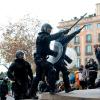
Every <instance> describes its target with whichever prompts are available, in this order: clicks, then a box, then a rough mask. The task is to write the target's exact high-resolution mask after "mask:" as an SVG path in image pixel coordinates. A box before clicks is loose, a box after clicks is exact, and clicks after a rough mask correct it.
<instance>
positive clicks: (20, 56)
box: [7, 50, 33, 100]
mask: <svg viewBox="0 0 100 100" xmlns="http://www.w3.org/2000/svg"><path fill="white" fill-rule="evenodd" d="M7 75H8V77H9V79H11V80H12V81H13V82H14V83H13V84H14V90H13V91H14V97H15V100H20V99H26V98H28V84H29V78H30V80H31V82H32V80H33V73H32V69H31V65H30V64H29V63H28V62H27V61H25V53H24V52H23V51H22V50H18V51H16V59H15V60H14V61H13V62H12V64H11V65H10V67H9V69H8V72H7Z"/></svg>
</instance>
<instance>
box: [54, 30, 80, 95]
mask: <svg viewBox="0 0 100 100" xmlns="http://www.w3.org/2000/svg"><path fill="white" fill-rule="evenodd" d="M80 31H81V29H79V30H77V31H75V32H73V33H71V34H69V35H65V34H62V36H61V37H60V38H58V39H57V40H56V41H58V42H60V43H61V44H62V46H63V54H62V56H61V58H60V59H59V61H58V62H57V63H55V65H54V66H55V69H56V80H58V79H59V72H60V71H61V72H62V74H63V81H64V87H65V92H66V93H67V92H70V91H71V90H72V89H71V87H70V82H69V77H68V75H69V71H68V69H67V67H66V66H67V65H66V63H65V60H66V61H67V62H68V63H71V62H72V60H71V59H70V58H69V57H68V56H67V55H66V54H65V52H66V48H67V45H68V43H69V42H70V41H71V40H72V39H73V38H74V37H75V36H76V35H77V34H79V33H80Z"/></svg>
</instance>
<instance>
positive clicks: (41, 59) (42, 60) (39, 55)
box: [30, 23, 68, 99]
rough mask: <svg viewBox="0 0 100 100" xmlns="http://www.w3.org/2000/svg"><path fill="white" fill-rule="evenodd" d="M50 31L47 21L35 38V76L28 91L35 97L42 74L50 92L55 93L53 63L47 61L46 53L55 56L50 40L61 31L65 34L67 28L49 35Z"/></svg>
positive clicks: (58, 35) (56, 36) (57, 36)
mask: <svg viewBox="0 0 100 100" xmlns="http://www.w3.org/2000/svg"><path fill="white" fill-rule="evenodd" d="M51 31H52V26H51V25H50V24H48V23H46V24H44V25H43V26H42V28H41V32H40V33H38V37H37V40H36V53H35V54H34V60H35V63H36V77H35V78H34V80H33V85H32V88H31V89H32V90H31V92H30V95H31V96H33V98H35V99H36V98H38V97H37V95H36V92H37V86H38V83H39V81H41V80H42V76H43V74H44V75H45V76H46V77H47V80H46V81H47V83H48V84H49V88H50V93H51V94H54V93H55V69H54V67H53V64H51V63H50V62H48V61H47V58H48V55H53V56H57V53H56V52H54V51H52V50H50V48H49V45H50V42H51V41H52V40H55V39H57V38H59V37H60V36H61V35H62V33H64V34H66V33H67V31H68V30H64V31H63V32H59V33H57V34H53V35H50V33H51Z"/></svg>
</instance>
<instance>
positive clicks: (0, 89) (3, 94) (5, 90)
mask: <svg viewBox="0 0 100 100" xmlns="http://www.w3.org/2000/svg"><path fill="white" fill-rule="evenodd" d="M7 83H8V79H7V78H5V79H4V80H3V82H2V84H1V86H0V92H1V100H6V95H7V94H8V85H7Z"/></svg>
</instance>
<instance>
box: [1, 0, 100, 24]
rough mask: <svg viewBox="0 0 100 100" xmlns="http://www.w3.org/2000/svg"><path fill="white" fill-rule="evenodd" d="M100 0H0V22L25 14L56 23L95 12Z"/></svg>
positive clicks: (3, 22)
mask: <svg viewBox="0 0 100 100" xmlns="http://www.w3.org/2000/svg"><path fill="white" fill-rule="evenodd" d="M96 3H100V0H0V24H5V23H7V22H8V21H12V20H16V19H18V18H21V17H23V16H24V15H26V14H30V15H32V16H33V17H35V18H36V17H37V18H38V19H41V20H45V21H49V22H50V23H51V24H55V25H57V23H58V22H59V21H61V19H64V20H69V19H71V18H73V17H75V16H76V17H80V16H81V15H83V14H84V13H88V14H92V13H95V8H96V7H95V5H96Z"/></svg>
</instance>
